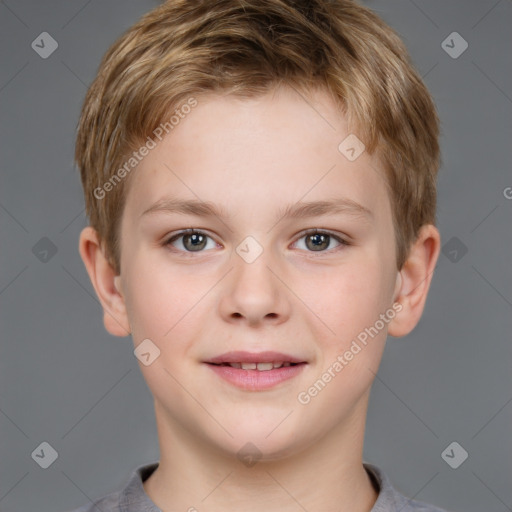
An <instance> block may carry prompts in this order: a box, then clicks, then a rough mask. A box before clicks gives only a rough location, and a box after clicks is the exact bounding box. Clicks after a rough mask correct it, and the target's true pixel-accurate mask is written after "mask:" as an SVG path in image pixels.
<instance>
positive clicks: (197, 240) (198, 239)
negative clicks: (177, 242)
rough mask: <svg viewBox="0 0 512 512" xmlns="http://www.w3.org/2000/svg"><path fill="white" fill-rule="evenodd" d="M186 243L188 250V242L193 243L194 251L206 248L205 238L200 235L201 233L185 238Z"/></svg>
mask: <svg viewBox="0 0 512 512" xmlns="http://www.w3.org/2000/svg"><path fill="white" fill-rule="evenodd" d="M184 241H185V247H187V249H190V247H189V246H188V245H187V241H191V242H192V246H191V247H192V250H194V249H198V248H199V249H202V248H203V247H204V242H205V237H203V235H201V234H199V233H193V234H191V235H186V236H185V237H184Z"/></svg>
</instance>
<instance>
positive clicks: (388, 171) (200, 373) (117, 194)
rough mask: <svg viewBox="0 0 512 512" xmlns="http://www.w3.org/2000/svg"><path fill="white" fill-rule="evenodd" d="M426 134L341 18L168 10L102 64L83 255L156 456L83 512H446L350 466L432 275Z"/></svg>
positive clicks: (285, 7)
mask: <svg viewBox="0 0 512 512" xmlns="http://www.w3.org/2000/svg"><path fill="white" fill-rule="evenodd" d="M438 130H439V128H438V118H437V115H436V112H435V107H434V105H433V102H432V99H431V98H430V95H429V93H428V92H427V90H426V88H425V86H424V84H423V83H422V81H421V79H420V78H419V77H418V75H417V73H416V72H415V71H414V69H413V68H412V66H411V64H410V62H409V60H408V57H407V52H406V50H405V48H404V45H403V43H402V42H401V41H400V39H399V38H398V37H397V35H396V34H395V33H394V32H393V31H392V30H391V29H390V28H389V27H388V26H387V25H385V24H384V23H383V22H382V21H381V20H380V19H379V18H378V17H377V16H376V15H375V14H373V12H372V11H370V10H369V9H366V8H364V7H361V6H359V5H358V4H356V3H353V2H352V1H348V0H337V1H328V0H315V1H293V0H244V1H240V0H222V1H218V2H208V1H205V0H203V1H194V2H191V1H185V0H171V1H169V2H167V3H164V4H162V5H161V6H159V7H158V8H156V9H154V10H153V11H152V12H150V13H148V14H147V15H146V16H144V17H143V18H142V19H141V20H140V21H139V22H138V23H137V24H135V25H134V26H133V27H132V28H130V29H129V30H128V31H127V32H126V33H125V34H124V35H123V36H122V37H121V38H120V39H119V40H118V41H117V42H116V43H115V44H114V45H113V46H112V47H111V49H110V50H109V51H108V52H107V54H106V55H105V57H104V59H103V62H102V64H101V67H100V70H99V73H98V76H97V78H96V79H95V81H94V83H93V84H92V86H91V87H90V90H89V91H88V94H87V97H86V99H85V103H84V106H83V110H82V114H81V119H80V123H79V129H78V137H77V146H76V160H77V162H78V165H79V168H80V172H81V177H82V184H83V187H84V191H85V201H86V208H87V214H88V216H89V218H90V224H91V225H90V226H89V227H87V228H85V229H84V230H83V232H82V234H81V237H80V244H79V247H80V254H81V257H82V259H83V261H84V263H85V266H86V268H87V271H88V273H89V276H90V278H91V281H92V284H93V286H94V288H95V291H96V293H97V294H98V297H99V299H100V301H101V304H102V306H103V309H104V323H105V327H106V329H107V331H108V332H109V333H111V334H113V335H116V336H127V335H131V336H132V338H133V340H134V346H135V355H136V356H137V358H138V360H139V363H140V364H139V366H140V368H141V371H142V373H143V375H144V378H145V379H146V382H147V383H148V386H149V388H150V390H151V392H152V393H153V395H154V399H155V400H154V404H155V414H156V421H157V429H158V435H159V442H160V460H159V462H155V463H154V464H150V465H145V466H141V467H139V468H137V469H136V470H135V471H134V472H133V475H132V478H131V480H130V481H129V482H128V484H127V486H126V487H125V489H123V490H122V491H120V492H117V493H113V494H110V495H109V496H106V497H104V498H102V499H100V500H98V501H97V502H95V503H94V504H89V505H85V506H84V507H82V508H81V509H79V510H80V511H82V512H85V511H93V510H102V511H103V512H106V511H113V510H116V511H118V510H119V511H124V512H135V511H139V510H140V511H142V510H144V511H150V510H151V511H157V510H165V511H178V510H180V511H187V510H188V511H195V510H198V511H203V510H204V511H206V510H207V511H214V512H218V511H221V510H222V511H229V510H243V511H244V512H247V511H249V512H252V511H254V512H256V511H261V510H266V511H274V510H275V511H279V512H283V511H288V510H290V511H291V510H299V509H302V510H307V511H310V512H314V511H322V512H323V511H335V510H336V511H338V510H346V511H351V512H368V511H374V512H377V511H398V510H401V511H403V512H406V511H412V510H422V511H426V510H428V511H438V512H439V510H440V509H438V508H435V507H433V506H430V505H426V504H423V503H420V502H418V501H412V500H408V499H407V498H405V497H404V496H403V495H402V494H400V493H399V492H398V491H396V490H395V489H394V488H393V487H392V485H391V483H390V482H389V480H388V479H387V478H386V476H385V475H384V474H383V472H382V471H381V470H380V469H379V468H377V467H375V466H373V465H371V464H367V463H363V461H362V449H363V438H364V427H365V418H366V410H367V405H368V398H369V393H370V389H371V385H372V382H373V379H374V377H375V374H376V373H377V371H378V366H379V362H380V360H381V356H382V353H383V350H384V347H385V342H386V337H387V335H388V334H390V335H391V336H395V337H400V336H405V335H407V334H408V333H410V332H411V331H412V329H414V327H415V325H416V324H417V323H418V321H419V319H420V317H421V314H422V311H423V308H424V304H425V301H426V297H427V293H428V289H429V286H430V282H431V278H432V273H433V270H434V267H435V264H436V260H437V258H438V255H439V249H440V236H439V232H438V230H437V229H436V228H435V226H434V224H435V207H436V185H435V184H436V175H437V171H438V168H439V147H438Z"/></svg>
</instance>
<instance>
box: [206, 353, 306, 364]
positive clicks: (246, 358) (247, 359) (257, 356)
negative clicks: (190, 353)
mask: <svg viewBox="0 0 512 512" xmlns="http://www.w3.org/2000/svg"><path fill="white" fill-rule="evenodd" d="M274 362H283V363H305V362H306V361H304V360H303V359H300V358H298V357H294V356H291V355H289V354H283V353H281V352H273V351H268V350H267V351H265V352H245V351H241V350H237V351H234V352H226V353H225V354H221V355H219V356H215V357H212V358H211V359H208V360H207V361H205V363H212V364H220V363H274Z"/></svg>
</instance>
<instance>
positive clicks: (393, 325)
mask: <svg viewBox="0 0 512 512" xmlns="http://www.w3.org/2000/svg"><path fill="white" fill-rule="evenodd" d="M440 248H441V236H440V235H439V231H438V230H437V228H436V227H435V226H433V225H432V224H425V225H424V226H422V227H421V228H420V231H419V233H418V238H417V239H416V241H415V242H414V244H413V245H412V247H411V249H410V252H409V256H408V258H407V261H406V262H405V263H404V265H403V267H402V269H401V270H400V272H399V273H398V275H397V282H396V288H395V302H398V303H400V304H401V306H402V309H401V310H400V311H399V312H398V313H397V314H396V316H395V317H394V318H393V319H392V320H391V321H390V322H389V324H388V334H390V335H391V336H394V337H397V338H400V337H402V336H405V335H407V334H409V333H410V332H411V331H412V330H413V329H414V328H415V327H416V325H417V323H418V322H419V321H420V318H421V315H422V313H423V308H424V307H425V301H426V300H427V295H428V291H429V288H430V282H431V280H432V276H433V273H434V269H435V266H436V263H437V258H438V256H439V251H440Z"/></svg>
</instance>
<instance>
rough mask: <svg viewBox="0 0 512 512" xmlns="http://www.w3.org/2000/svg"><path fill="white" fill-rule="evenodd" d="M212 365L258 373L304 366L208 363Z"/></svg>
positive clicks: (279, 363)
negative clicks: (256, 371) (257, 371)
mask: <svg viewBox="0 0 512 512" xmlns="http://www.w3.org/2000/svg"><path fill="white" fill-rule="evenodd" d="M208 364H212V365H214V366H231V368H237V369H241V370H259V371H260V372H265V371H269V370H274V369H277V368H281V367H288V366H297V365H300V364H306V363H290V362H283V361H277V362H272V363H208Z"/></svg>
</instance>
